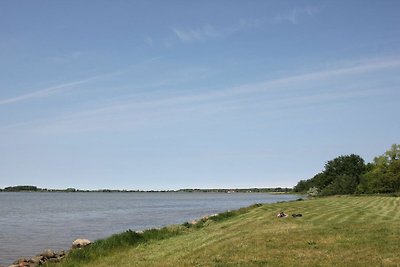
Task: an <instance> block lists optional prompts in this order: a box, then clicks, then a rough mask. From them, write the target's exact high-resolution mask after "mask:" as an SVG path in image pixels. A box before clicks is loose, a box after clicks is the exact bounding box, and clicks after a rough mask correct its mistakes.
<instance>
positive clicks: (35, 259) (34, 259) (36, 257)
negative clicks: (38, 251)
mask: <svg viewBox="0 0 400 267" xmlns="http://www.w3.org/2000/svg"><path fill="white" fill-rule="evenodd" d="M42 260H43V256H41V255H39V256H34V257H32V258H31V259H30V260H29V262H31V263H36V264H39V263H40V261H42Z"/></svg>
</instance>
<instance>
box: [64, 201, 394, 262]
mask: <svg viewBox="0 0 400 267" xmlns="http://www.w3.org/2000/svg"><path fill="white" fill-rule="evenodd" d="M280 211H284V212H285V213H287V214H290V215H291V214H292V213H301V214H302V215H303V217H301V218H292V217H291V216H290V217H287V218H277V217H276V214H277V213H278V212H280ZM182 228H184V227H183V226H182ZM60 265H63V264H57V266H60ZM70 265H74V264H71V262H70ZM78 265H79V266H81V265H82V264H81V263H79V264H78ZM82 266H400V198H399V197H384V196H382V197H381V196H365V197H364V196H362V197H348V196H339V197H327V198H319V199H313V200H305V201H293V202H285V203H277V204H266V205H262V206H260V207H256V208H253V209H250V210H249V211H248V212H246V213H244V214H241V215H238V216H234V217H231V218H227V219H225V220H223V221H219V222H214V221H210V220H209V221H207V222H206V223H205V224H204V226H203V227H201V228H198V229H196V228H189V229H187V228H184V230H182V232H181V233H180V234H179V235H177V236H173V237H169V238H166V239H163V240H153V241H147V242H145V243H142V244H139V245H136V246H134V247H128V248H121V249H116V250H114V251H112V252H111V253H109V254H108V255H104V256H101V257H99V258H97V260H95V261H90V262H88V263H86V265H82Z"/></svg>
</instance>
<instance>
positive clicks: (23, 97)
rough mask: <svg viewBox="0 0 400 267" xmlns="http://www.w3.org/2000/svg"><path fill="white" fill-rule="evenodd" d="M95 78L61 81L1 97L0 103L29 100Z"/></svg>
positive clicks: (58, 91)
mask: <svg viewBox="0 0 400 267" xmlns="http://www.w3.org/2000/svg"><path fill="white" fill-rule="evenodd" d="M95 78H96V77H92V78H88V79H83V80H79V81H74V82H68V83H62V84H58V85H55V86H51V87H48V88H45V89H41V90H37V91H34V92H31V93H27V94H23V95H20V96H16V97H11V98H7V99H3V100H0V105H6V104H12V103H15V102H19V101H24V100H29V99H33V98H41V97H47V96H50V95H53V94H56V93H60V92H62V91H63V90H67V89H70V88H74V87H75V86H77V85H80V84H84V83H88V82H90V81H92V80H94V79H95Z"/></svg>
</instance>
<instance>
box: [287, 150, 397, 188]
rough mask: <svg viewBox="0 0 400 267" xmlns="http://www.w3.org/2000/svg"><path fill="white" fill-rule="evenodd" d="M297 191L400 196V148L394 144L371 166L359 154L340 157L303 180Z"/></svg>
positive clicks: (297, 186)
mask: <svg viewBox="0 0 400 267" xmlns="http://www.w3.org/2000/svg"><path fill="white" fill-rule="evenodd" d="M293 190H294V191H295V192H301V193H305V192H308V193H309V194H310V195H312V196H316V195H347V194H377V193H399V192H400V145H396V144H394V145H392V147H391V148H390V149H389V150H388V151H386V152H385V153H384V154H383V155H381V156H378V157H375V158H374V160H373V162H371V163H367V164H365V161H364V159H363V158H361V157H360V156H358V155H355V154H351V155H345V156H339V157H337V158H335V159H333V160H330V161H328V162H327V163H326V164H325V168H324V170H323V171H322V172H320V173H318V174H316V175H315V176H314V177H312V178H310V179H308V180H301V181H299V182H298V183H297V185H296V186H295V187H294V188H293Z"/></svg>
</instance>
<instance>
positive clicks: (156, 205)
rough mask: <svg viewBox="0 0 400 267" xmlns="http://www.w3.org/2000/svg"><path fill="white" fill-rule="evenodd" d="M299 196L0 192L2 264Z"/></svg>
mask: <svg viewBox="0 0 400 267" xmlns="http://www.w3.org/2000/svg"><path fill="white" fill-rule="evenodd" d="M297 198H299V197H298V196H295V195H276V194H267V193H233V194H226V193H183V192H179V193H47V192H45V193H29V192H24V193H10V192H0V265H7V264H10V263H11V262H13V261H14V260H16V259H18V258H20V257H26V258H28V257H31V256H34V255H35V254H38V253H40V252H41V251H42V250H44V249H47V248H51V249H53V250H66V249H69V247H70V246H71V243H72V241H73V240H75V239H76V238H88V239H90V240H96V239H99V238H104V237H108V236H110V235H111V234H114V233H118V232H122V231H125V230H128V229H132V230H143V229H147V228H151V227H161V226H165V225H168V224H177V223H183V222H185V221H191V220H193V219H197V218H200V217H202V216H204V215H209V214H214V213H219V212H223V211H226V210H232V209H237V208H240V207H245V206H249V205H251V204H254V203H273V202H278V201H287V200H293V199H297Z"/></svg>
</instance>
